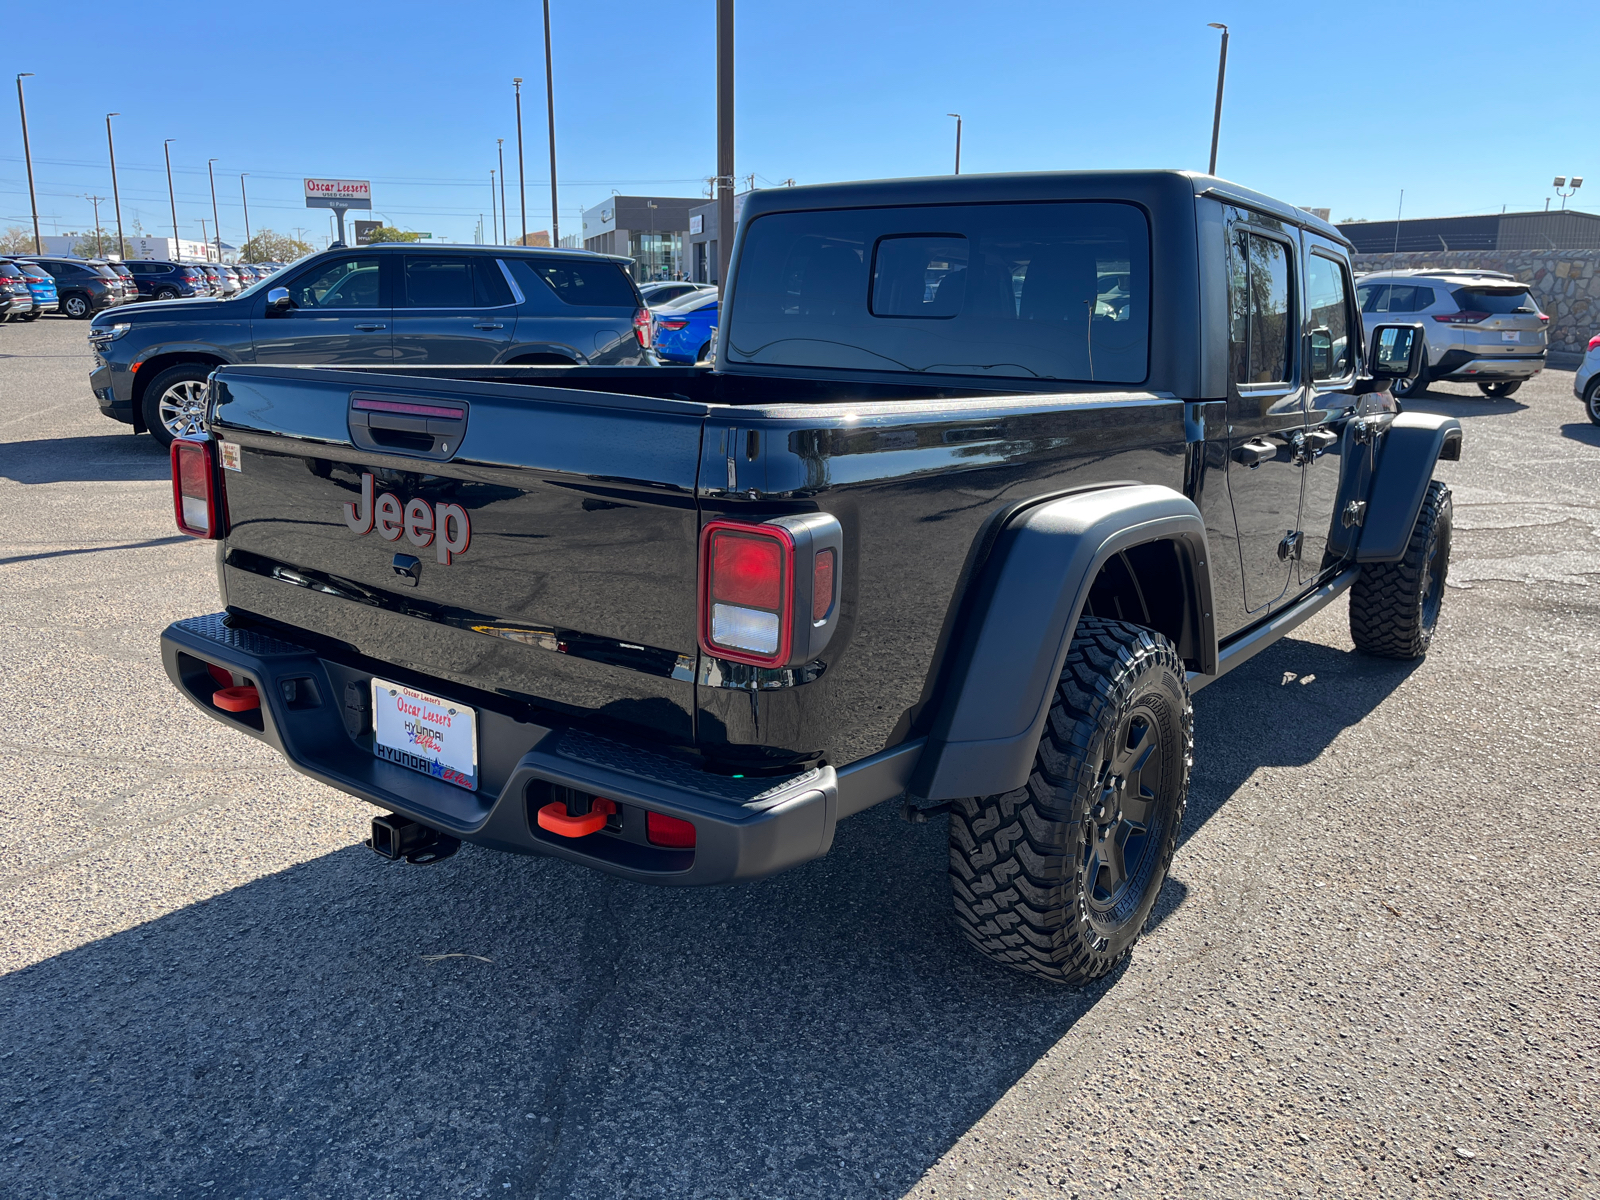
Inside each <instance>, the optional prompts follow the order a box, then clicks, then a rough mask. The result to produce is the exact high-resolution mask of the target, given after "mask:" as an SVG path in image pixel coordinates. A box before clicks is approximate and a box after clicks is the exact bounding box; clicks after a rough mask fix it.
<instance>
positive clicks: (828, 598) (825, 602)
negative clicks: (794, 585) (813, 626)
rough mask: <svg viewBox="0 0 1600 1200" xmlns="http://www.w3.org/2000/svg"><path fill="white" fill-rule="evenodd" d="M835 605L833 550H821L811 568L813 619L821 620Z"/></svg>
mask: <svg viewBox="0 0 1600 1200" xmlns="http://www.w3.org/2000/svg"><path fill="white" fill-rule="evenodd" d="M832 607H833V551H832V550H819V551H818V552H817V557H816V560H815V565H814V566H813V567H812V569H811V619H812V620H813V621H820V620H822V619H823V618H824V617H826V616H827V615H828V610H829V609H830V608H832Z"/></svg>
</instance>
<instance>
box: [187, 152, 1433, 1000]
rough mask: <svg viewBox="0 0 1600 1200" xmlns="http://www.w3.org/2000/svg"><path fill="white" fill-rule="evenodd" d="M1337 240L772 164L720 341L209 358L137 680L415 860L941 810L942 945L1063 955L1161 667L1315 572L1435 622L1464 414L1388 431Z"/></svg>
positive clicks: (760, 856)
mask: <svg viewBox="0 0 1600 1200" xmlns="http://www.w3.org/2000/svg"><path fill="white" fill-rule="evenodd" d="M1349 253H1350V247H1349V245H1348V244H1347V243H1346V242H1345V241H1344V240H1343V239H1342V238H1341V237H1340V235H1339V233H1338V232H1337V231H1336V230H1335V229H1334V228H1333V227H1332V226H1330V225H1328V224H1327V223H1325V222H1323V221H1321V220H1319V219H1317V218H1316V217H1314V216H1312V215H1311V214H1309V213H1307V212H1305V211H1303V210H1301V209H1297V208H1293V207H1291V206H1289V205H1287V204H1283V203H1280V202H1278V201H1275V200H1272V199H1269V198H1268V197H1266V196H1262V195H1259V194H1257V193H1254V192H1251V191H1249V190H1246V189H1244V188H1241V187H1238V186H1236V185H1233V184H1230V183H1226V182H1224V181H1222V180H1220V179H1214V178H1211V177H1207V176H1197V175H1192V174H1187V173H1182V172H1176V171H1148V172H1144V171H1134V172H1120V171H1119V172H1094V173H1090V172H1085V173H1064V174H1057V173H1051V174H1029V175H991V176H965V175H964V176H960V177H941V178H934V179H916V180H895V181H887V182H876V183H856V184H842V185H837V186H825V187H800V188H792V189H791V188H783V189H776V190H773V191H767V192H758V193H755V194H754V195H752V196H751V197H750V200H749V202H748V204H747V206H746V208H745V210H744V214H743V220H742V222H741V225H740V228H739V233H738V244H737V248H736V252H735V259H734V269H733V271H732V272H731V286H730V287H729V288H728V291H727V296H726V304H725V307H724V313H725V318H724V321H723V325H722V328H721V330H720V334H719V338H718V348H717V351H716V359H715V366H714V367H713V368H698V367H683V368H675V367H603V366H576V367H568V368H559V367H548V366H543V367H540V366H535V367H504V366H483V367H471V368H439V369H437V370H432V371H429V370H426V369H422V370H413V371H411V372H408V373H406V374H404V375H401V374H395V373H392V372H385V371H384V370H383V369H382V368H379V369H372V370H363V371H352V370H333V369H322V368H285V367H273V366H259V365H254V366H252V365H237V366H225V367H221V368H219V369H218V370H217V371H216V372H215V374H213V375H212V376H211V380H210V386H209V408H208V412H207V414H206V419H205V431H204V432H203V433H201V434H199V435H197V436H194V437H191V438H185V439H180V440H178V441H177V442H176V443H174V446H173V466H174V498H175V501H176V504H177V516H178V521H179V525H180V527H181V528H182V529H183V530H184V531H185V532H188V533H191V534H193V535H195V536H198V537H206V538H214V539H217V542H218V553H217V574H218V580H219V583H220V586H221V589H222V597H223V604H224V611H222V612H219V613H215V614H212V615H209V616H199V617H194V618H191V619H188V620H184V621H179V622H177V623H176V624H174V625H172V626H171V627H170V628H169V629H168V630H167V631H166V633H165V634H164V635H163V640H162V648H163V655H164V659H165V664H166V669H167V672H168V674H169V675H170V676H171V679H172V681H173V683H174V685H175V686H177V687H178V688H179V689H181V690H182V691H183V692H184V693H185V694H186V695H187V696H188V697H189V698H190V699H191V700H192V701H193V702H194V703H195V704H196V705H198V706H199V707H200V708H201V709H203V710H204V711H206V712H207V713H209V714H210V715H211V716H212V717H214V718H215V719H217V720H219V721H222V722H224V723H226V724H228V725H231V726H232V727H234V728H235V729H237V730H239V731H240V732H241V733H244V734H247V735H249V736H252V737H256V738H260V739H262V740H264V741H266V742H267V743H269V744H270V745H272V746H274V747H276V748H277V749H279V750H280V751H281V752H282V753H283V754H284V755H285V756H286V757H287V758H288V759H289V761H290V762H291V763H292V764H293V765H294V766H295V767H296V768H297V769H298V770H300V771H303V772H305V773H306V774H308V775H311V776H312V777H313V778H316V779H320V780H322V781H323V782H325V783H328V784H330V785H331V786H333V787H335V788H339V789H341V790H343V791H346V792H348V793H350V794H351V795H354V796H358V797H360V798H362V799H364V800H367V801H370V802H371V803H373V804H375V805H377V806H379V807H381V808H383V809H385V810H387V812H386V814H385V815H383V816H380V817H378V818H377V819H376V820H375V821H374V823H373V841H372V844H373V848H374V849H375V850H378V851H379V852H381V853H383V854H385V855H387V856H389V857H396V858H398V857H404V858H407V859H409V860H411V861H417V862H421V861H431V860H435V859H438V858H442V857H445V856H446V855H448V854H449V853H451V852H452V851H453V850H454V849H455V848H457V847H458V846H459V844H460V842H461V841H470V842H476V843H479V844H481V845H485V846H492V847H495V848H498V849H502V850H511V851H517V852H520V853H530V854H547V855H552V856H555V857H559V858H564V859H568V860H570V861H573V862H578V863H583V864H586V865H588V866H591V867H594V868H595V869H597V870H601V871H609V872H612V873H614V874H617V875H621V876H625V877H627V878H630V879H634V880H642V881H648V882H654V883H663V884H715V883H729V882H734V881H738V880H743V879H751V878H755V877H759V876H763V875H767V874H770V873H772V872H776V871H781V870H784V869H786V868H789V867H793V866H795V865H797V864H799V863H803V862H805V861H807V860H808V859H813V858H817V857H818V856H820V855H823V854H826V853H827V852H828V849H829V846H830V845H831V843H832V841H833V837H834V831H835V828H836V826H837V825H838V823H839V822H840V821H841V820H843V819H845V818H846V817H849V816H850V815H851V814H853V813H858V812H860V811H862V810H863V809H866V808H868V807H869V806H871V805H876V804H880V803H884V802H886V801H893V802H896V803H899V804H901V805H902V811H903V812H904V813H905V814H906V815H907V816H908V817H910V818H911V819H913V820H917V819H926V816H927V814H928V813H930V812H933V811H937V810H940V809H948V811H949V814H950V822H949V823H950V847H951V866H950V879H951V885H952V887H953V889H954V894H955V908H956V913H957V916H958V918H959V921H960V924H961V927H962V928H963V929H964V931H965V933H966V935H967V936H968V937H969V938H970V939H971V940H972V942H973V943H974V944H975V945H976V946H977V947H978V948H979V949H980V950H981V951H982V952H983V953H985V954H987V955H989V956H990V957H992V958H994V959H996V960H997V961H999V962H1003V963H1006V964H1009V965H1011V966H1014V967H1017V968H1019V969H1022V970H1025V971H1029V972H1032V973H1035V974H1037V975H1041V976H1044V977H1047V978H1052V979H1059V980H1083V979H1088V978H1093V977H1095V976H1097V975H1100V974H1103V973H1104V972H1105V971H1107V970H1109V969H1110V968H1111V967H1112V966H1113V965H1114V964H1115V963H1116V962H1117V961H1118V960H1119V959H1120V958H1121V957H1122V956H1123V955H1125V954H1126V953H1127V952H1128V949H1129V947H1130V946H1131V944H1132V943H1133V941H1134V939H1135V938H1136V937H1137V935H1138V932H1139V930H1140V928H1141V927H1142V925H1143V924H1144V921H1145V918H1146V916H1147V915H1148V913H1149V911H1150V908H1151V905H1152V904H1153V902H1154V900H1155V896H1156V893H1157V891H1158V890H1159V888H1160V886H1161V883H1162V880H1163V878H1164V876H1165V874H1166V871H1167V867H1168V864H1169V862H1170V860H1171V857H1172V853H1173V847H1174V844H1175V839H1176V836H1177V833H1178V827H1179V822H1180V821H1181V819H1182V816H1183V810H1184V803H1185V798H1186V794H1187V789H1188V779H1189V766H1190V762H1191V759H1192V754H1193V752H1194V747H1193V737H1192V721H1191V711H1192V710H1191V696H1192V694H1193V693H1194V692H1195V691H1196V690H1197V689H1199V688H1201V687H1203V686H1204V685H1205V684H1207V683H1208V682H1210V681H1211V680H1214V679H1216V678H1218V677H1219V676H1220V675H1222V674H1223V673H1224V672H1226V671H1228V670H1229V669H1231V668H1232V667H1234V666H1237V665H1238V664H1239V663H1241V662H1243V661H1245V660H1246V659H1248V658H1249V657H1250V656H1251V655H1253V654H1255V653H1257V652H1258V651H1260V650H1261V649H1262V648H1263V647H1265V646H1268V645H1270V644H1271V643H1272V642H1273V641H1274V640H1276V639H1277V638H1279V637H1282V636H1283V635H1284V634H1285V633H1286V632H1288V631H1289V630H1291V629H1293V628H1294V627H1295V626H1296V625H1298V624H1299V623H1300V622H1302V621H1304V620H1305V619H1306V618H1307V617H1308V616H1310V615H1311V614H1312V613H1314V612H1316V611H1317V610H1318V609H1320V608H1322V607H1323V606H1324V605H1326V604H1328V603H1329V602H1330V601H1332V600H1333V599H1335V598H1336V597H1338V596H1340V595H1342V594H1345V593H1348V594H1349V598H1350V599H1349V603H1350V626H1351V632H1352V634H1353V636H1354V639H1355V642H1356V644H1357V646H1358V647H1360V648H1361V649H1362V650H1365V651H1367V652H1370V653H1374V654H1380V655H1389V656H1394V657H1401V658H1410V657H1415V656H1418V655H1421V654H1422V653H1424V652H1425V651H1426V650H1427V647H1428V644H1429V641H1430V639H1431V637H1432V636H1433V631H1434V627H1435V623H1436V621H1437V618H1438V613H1439V605H1440V601H1441V598H1442V595H1443V588H1444V579H1445V571H1446V568H1447V565H1448V561H1449V553H1450V532H1451V506H1450V495H1449V492H1448V490H1447V489H1446V488H1445V487H1444V485H1443V484H1441V483H1438V482H1434V481H1432V479H1431V476H1432V473H1433V465H1434V462H1435V461H1436V460H1437V459H1438V458H1440V457H1441V456H1442V457H1446V458H1455V457H1458V456H1459V452H1460V445H1461V429H1460V425H1459V424H1458V422H1456V421H1455V420H1453V419H1450V418H1443V417H1435V416H1426V415H1421V414H1412V413H1406V414H1398V415H1397V413H1396V411H1395V408H1394V405H1393V402H1392V400H1391V398H1390V395H1389V393H1388V391H1387V387H1388V381H1390V380H1393V379H1397V378H1398V379H1403V378H1407V377H1408V372H1411V371H1414V369H1415V367H1416V365H1417V362H1418V355H1419V353H1420V349H1421V338H1420V331H1419V330H1418V329H1417V327H1415V326H1412V325H1403V324H1401V325H1390V326H1379V327H1377V328H1375V329H1374V330H1373V331H1372V333H1371V348H1370V350H1369V351H1367V352H1364V351H1363V335H1362V327H1361V321H1360V316H1359V314H1358V313H1357V311H1356V309H1355V306H1354V303H1353V300H1354V295H1353V287H1352V282H1351V274H1350V266H1349ZM1201 751H1202V753H1203V752H1204V747H1202V748H1201Z"/></svg>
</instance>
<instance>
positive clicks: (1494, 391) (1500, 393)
mask: <svg viewBox="0 0 1600 1200" xmlns="http://www.w3.org/2000/svg"><path fill="white" fill-rule="evenodd" d="M1521 386H1522V380H1520V379H1501V380H1496V381H1495V382H1493V383H1480V384H1479V385H1478V390H1479V391H1480V392H1482V393H1483V394H1484V395H1485V396H1493V397H1494V398H1495V399H1496V400H1498V399H1500V398H1501V397H1504V396H1510V395H1513V394H1514V393H1515V392H1516V390H1517V389H1518V388H1519V387H1521Z"/></svg>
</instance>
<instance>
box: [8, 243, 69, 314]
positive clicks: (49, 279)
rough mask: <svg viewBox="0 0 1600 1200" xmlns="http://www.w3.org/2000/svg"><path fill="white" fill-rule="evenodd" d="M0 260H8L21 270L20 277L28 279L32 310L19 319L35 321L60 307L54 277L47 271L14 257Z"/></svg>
mask: <svg viewBox="0 0 1600 1200" xmlns="http://www.w3.org/2000/svg"><path fill="white" fill-rule="evenodd" d="M0 262H9V263H10V264H11V265H12V266H14V267H15V268H16V269H17V270H19V271H21V272H22V277H23V278H24V279H26V280H27V281H28V291H29V292H31V293H32V294H33V311H32V312H31V313H27V314H25V315H23V316H21V318H20V319H21V320H24V321H37V320H38V319H39V318H40V317H42V316H44V314H45V313H47V312H55V311H56V310H57V309H58V308H60V306H61V305H60V300H61V298H60V297H59V296H58V295H57V294H56V281H55V277H54V276H52V275H51V274H50V273H49V272H48V271H42V270H40V269H39V268H38V267H36V266H34V265H33V264H32V263H29V262H24V261H22V260H21V259H16V258H0Z"/></svg>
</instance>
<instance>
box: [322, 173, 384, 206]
mask: <svg viewBox="0 0 1600 1200" xmlns="http://www.w3.org/2000/svg"><path fill="white" fill-rule="evenodd" d="M306 207H307V208H368V209H370V208H371V207H372V184H371V183H370V182H368V181H367V180H365V179H307V180H306Z"/></svg>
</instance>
